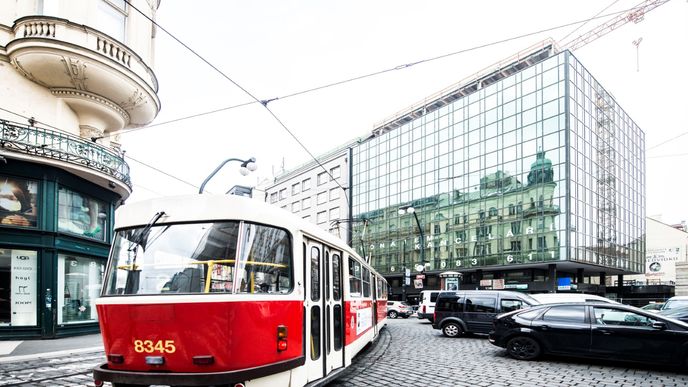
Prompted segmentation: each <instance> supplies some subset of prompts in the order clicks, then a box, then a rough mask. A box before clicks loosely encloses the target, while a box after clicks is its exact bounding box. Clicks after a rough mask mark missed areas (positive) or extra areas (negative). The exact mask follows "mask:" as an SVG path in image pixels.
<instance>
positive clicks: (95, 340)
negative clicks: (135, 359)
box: [0, 333, 104, 363]
mask: <svg viewBox="0 0 688 387" xmlns="http://www.w3.org/2000/svg"><path fill="white" fill-rule="evenodd" d="M102 351H103V339H102V337H101V336H100V333H98V334H93V335H84V336H75V337H65V338H60V339H48V340H24V341H0V363H6V362H13V361H22V360H30V359H37V358H42V357H58V356H64V355H69V354H75V353H88V352H102ZM103 356H104V355H103Z"/></svg>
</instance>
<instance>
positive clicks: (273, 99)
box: [103, 0, 638, 137]
mask: <svg viewBox="0 0 688 387" xmlns="http://www.w3.org/2000/svg"><path fill="white" fill-rule="evenodd" d="M125 1H126V0H125ZM617 1H618V0H617ZM127 3H128V1H127ZM132 8H133V7H132ZM636 8H638V7H633V8H629V9H627V10H623V11H618V12H612V13H608V14H605V15H599V13H598V14H597V15H595V16H593V17H591V18H588V19H585V20H579V21H575V22H571V23H566V24H562V25H559V26H556V27H550V28H546V29H542V30H539V31H535V32H529V33H526V34H522V35H518V36H513V37H510V38H506V39H502V40H498V41H494V42H491V43H485V44H481V45H478V46H474V47H470V48H466V49H463V50H459V51H454V52H451V53H448V54H443V55H439V56H436V57H432V58H426V59H421V60H419V61H416V62H411V63H407V64H402V65H398V66H395V67H392V68H388V69H384V70H378V71H375V72H372V73H368V74H364V75H358V76H355V77H352V78H347V79H344V80H341V81H336V82H332V83H328V84H325V85H320V86H316V87H312V88H310V89H305V90H301V91H297V92H293V93H291V94H285V95H283V96H279V97H275V98H271V99H268V100H265V101H260V100H257V99H255V98H254V100H253V101H249V102H244V103H240V104H237V105H232V106H228V107H225V108H221V109H215V110H211V111H207V112H202V113H196V114H192V115H189V116H185V117H179V118H175V119H172V120H169V121H164V122H159V123H156V124H152V125H146V126H142V127H139V128H132V129H126V130H121V131H119V132H117V133H113V134H105V135H103V137H110V136H112V135H114V134H119V135H122V134H128V133H131V132H135V131H139V130H143V129H148V128H154V127H157V126H162V125H166V124H171V123H174V122H179V121H184V120H188V119H192V118H197V117H202V116H205V115H210V114H215V113H219V112H223V111H227V110H231V109H236V108H239V107H244V106H248V105H253V104H255V103H261V104H263V102H266V104H267V103H269V102H273V101H279V100H284V99H287V98H291V97H296V96H299V95H303V94H307V93H312V92H315V91H319V90H324V89H328V88H330V87H335V86H341V85H344V84H347V83H351V82H355V81H359V80H362V79H366V78H372V77H375V76H378V75H382V74H386V73H389V72H392V71H398V70H404V69H407V68H409V67H413V66H415V65H417V64H423V63H428V62H433V61H436V60H440V59H444V58H448V57H451V56H454V55H459V54H465V53H467V52H470V51H475V50H479V49H483V48H487V47H490V46H495V45H498V44H502V43H507V42H510V41H513V40H518V39H522V38H526V37H529V36H533V35H538V34H541V33H544V32H550V31H555V30H558V29H562V28H566V27H570V26H574V25H577V24H583V25H584V24H586V23H588V22H590V21H592V20H596V19H602V18H606V17H610V16H616V15H619V14H621V13H625V12H629V11H631V10H633V9H636ZM135 9H136V8H135ZM136 10H137V11H138V9H136ZM603 11H604V10H603ZM138 12H140V11H138ZM149 20H150V18H149ZM153 23H154V24H155V25H156V26H158V27H159V25H158V24H157V23H155V22H153ZM160 28H161V29H162V30H163V31H164V32H165V33H167V34H168V35H170V33H169V32H167V31H166V30H164V29H163V28H162V27H160ZM574 31H576V30H574ZM569 35H570V34H569ZM569 35H567V36H569ZM170 36H171V35H170ZM173 38H174V37H173ZM175 39H176V38H175ZM182 44H183V43H182ZM184 47H186V48H187V49H189V48H188V47H187V46H186V45H184ZM189 50H190V49H189ZM194 53H195V52H194ZM196 55H198V54H196ZM204 61H205V60H204ZM206 63H207V61H206ZM213 68H215V67H214V66H213ZM216 70H217V69H216ZM218 71H219V70H218Z"/></svg>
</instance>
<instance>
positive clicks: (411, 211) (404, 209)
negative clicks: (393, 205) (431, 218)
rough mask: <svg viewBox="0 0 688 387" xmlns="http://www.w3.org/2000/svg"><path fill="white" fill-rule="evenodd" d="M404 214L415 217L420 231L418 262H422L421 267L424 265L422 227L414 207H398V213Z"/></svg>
mask: <svg viewBox="0 0 688 387" xmlns="http://www.w3.org/2000/svg"><path fill="white" fill-rule="evenodd" d="M404 214H413V217H414V218H415V219H416V225H417V226H418V232H419V233H420V262H421V263H422V264H423V267H425V246H424V245H425V234H424V233H423V227H421V225H420V220H418V215H417V214H416V209H415V208H413V206H411V205H408V206H403V207H399V215H404Z"/></svg>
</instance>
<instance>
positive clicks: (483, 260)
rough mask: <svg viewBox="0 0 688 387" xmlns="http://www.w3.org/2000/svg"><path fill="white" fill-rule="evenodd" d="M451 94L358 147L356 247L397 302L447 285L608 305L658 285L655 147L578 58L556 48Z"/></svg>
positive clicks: (355, 161)
mask: <svg viewBox="0 0 688 387" xmlns="http://www.w3.org/2000/svg"><path fill="white" fill-rule="evenodd" d="M449 90H450V91H449V92H443V93H441V94H438V95H435V96H432V97H430V98H427V99H426V100H425V101H424V102H423V103H421V104H418V105H416V106H414V107H412V108H410V109H409V110H408V111H406V112H405V113H402V114H399V115H397V116H395V117H393V118H391V119H389V120H387V121H386V122H385V123H384V124H382V125H380V126H379V127H378V128H377V129H375V130H374V131H373V134H372V135H371V136H370V137H369V138H367V139H365V140H362V141H360V142H359V143H358V144H356V145H354V146H353V147H352V155H353V157H352V163H351V175H352V192H351V194H352V208H351V214H352V219H351V220H352V225H353V238H352V239H353V240H352V243H353V245H354V246H355V247H356V248H357V250H358V251H359V252H360V253H361V254H363V255H365V256H367V257H369V259H370V260H371V262H372V263H373V265H374V266H375V267H376V268H377V269H378V270H379V271H380V272H382V273H383V274H384V275H386V276H387V278H388V279H389V280H390V283H391V284H392V288H393V289H392V290H393V295H394V296H395V297H402V298H404V297H406V296H407V295H413V294H414V293H415V294H417V293H418V291H419V290H421V289H420V288H417V286H414V285H419V284H420V282H422V284H423V285H422V286H423V287H424V288H426V289H427V288H438V287H439V278H438V274H439V273H441V272H445V271H458V272H460V273H462V274H463V278H462V282H461V287H462V288H468V289H475V288H478V287H480V288H493V289H519V290H523V291H529V292H543V291H557V290H559V291H562V290H571V291H586V292H592V293H598V294H607V292H608V288H607V287H606V286H605V285H612V284H613V281H618V280H622V276H623V275H624V274H631V273H641V272H643V271H644V267H645V188H644V187H645V155H644V149H645V136H644V133H643V131H642V130H640V128H638V126H637V125H636V124H635V123H634V122H633V120H631V118H630V117H629V116H628V115H627V114H626V113H625V112H624V111H623V109H622V108H621V107H620V106H619V105H618V104H617V102H616V101H615V100H614V98H613V97H612V96H611V94H610V93H609V92H608V91H606V90H605V89H604V88H603V87H602V85H601V84H600V83H599V82H598V81H597V80H596V79H595V78H594V77H593V76H592V75H591V74H590V73H589V72H588V71H587V70H586V69H585V68H584V67H583V65H582V64H581V63H580V62H579V61H578V60H577V59H576V58H575V57H574V56H573V55H572V54H571V53H570V52H568V51H564V52H557V50H556V48H555V47H554V46H553V45H543V46H542V47H540V48H539V49H536V50H533V51H531V52H529V53H528V54H527V55H522V56H520V58H519V59H517V60H514V61H513V62H512V63H511V64H510V65H508V66H502V67H500V68H495V69H494V71H492V72H488V73H485V74H480V75H478V76H476V77H475V78H472V79H470V80H468V81H466V82H463V83H461V84H459V85H457V86H456V87H455V88H452V89H449ZM409 208H412V209H413V210H412V211H413V213H410V212H409V211H408V209H409ZM400 210H401V211H400ZM400 213H401V214H400ZM406 269H410V271H411V282H410V283H408V284H407V286H404V281H403V273H404V272H405V271H406ZM418 274H421V275H418ZM423 276H424V277H425V278H422V277H423ZM612 276H616V277H612ZM416 278H418V279H417V280H415V281H414V279H416ZM620 283H622V282H620Z"/></svg>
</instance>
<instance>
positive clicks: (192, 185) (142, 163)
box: [124, 155, 199, 189]
mask: <svg viewBox="0 0 688 387" xmlns="http://www.w3.org/2000/svg"><path fill="white" fill-rule="evenodd" d="M124 157H125V158H127V159H129V160H131V161H134V162H137V163H139V164H141V165H143V166H145V167H148V168H150V169H152V170H154V171H156V172H159V173H162V174H163V175H165V176H167V177H171V178H172V179H174V180H177V181H179V182H181V183H184V184H186V185H189V186H191V187H194V188H196V189H198V188H199V187H198V186H197V185H195V184H193V183H190V182H188V181H186V180H183V179H180V178H178V177H177V176H174V175H172V174H170V173H167V172H165V171H163V170H160V169H158V168H156V167H154V166H152V165H150V164H146V163H144V162H143V161H139V160H136V159H135V158H133V157H131V156H129V155H125V156H124Z"/></svg>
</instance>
